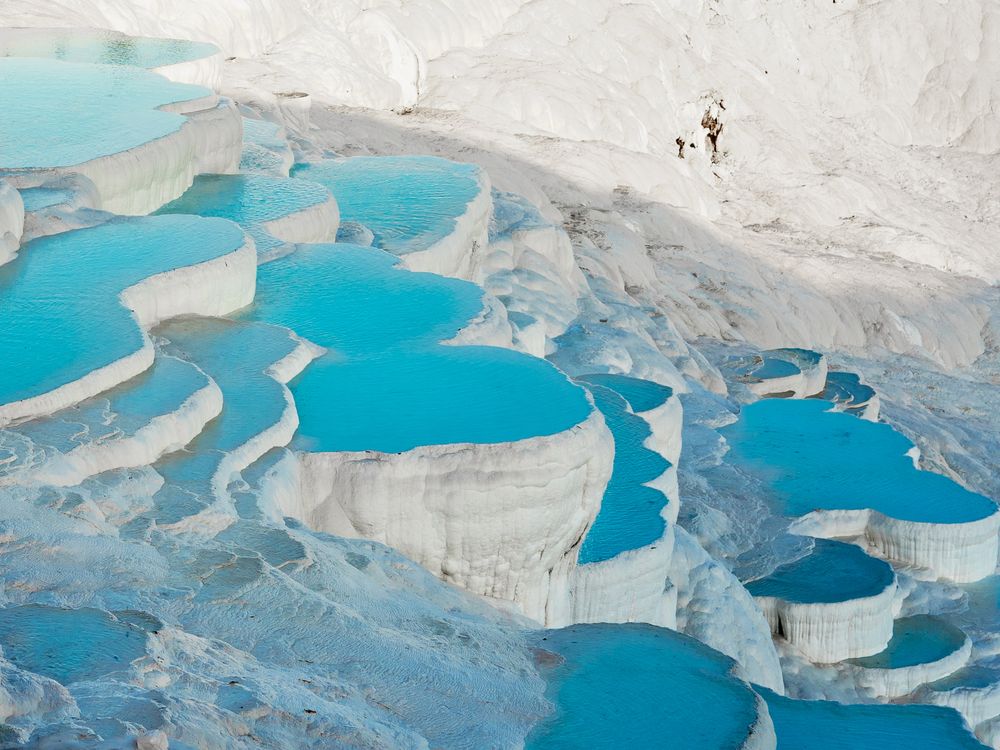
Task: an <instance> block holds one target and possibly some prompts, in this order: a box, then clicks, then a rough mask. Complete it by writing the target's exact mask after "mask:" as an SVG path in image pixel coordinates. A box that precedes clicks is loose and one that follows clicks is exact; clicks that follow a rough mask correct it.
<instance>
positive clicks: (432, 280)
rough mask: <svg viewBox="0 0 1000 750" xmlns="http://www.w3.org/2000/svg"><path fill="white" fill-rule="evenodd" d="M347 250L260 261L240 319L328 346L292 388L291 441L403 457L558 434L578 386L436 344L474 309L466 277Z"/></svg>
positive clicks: (471, 349)
mask: <svg viewBox="0 0 1000 750" xmlns="http://www.w3.org/2000/svg"><path fill="white" fill-rule="evenodd" d="M395 262H396V260H395V258H393V257H392V256H390V255H388V254H387V253H385V252H382V251H380V250H375V249H372V248H364V247H358V246H354V245H342V244H336V245H306V246H300V247H299V248H298V249H297V250H296V251H295V252H294V253H292V254H291V255H288V256H285V257H283V258H280V259H278V260H275V261H273V262H270V263H267V264H265V265H263V266H261V267H260V272H259V276H258V293H257V299H256V302H255V304H254V306H253V308H252V310H251V311H249V314H250V315H251V316H252V317H253V318H255V319H257V320H263V321H267V322H270V323H275V324H278V325H282V326H286V327H288V328H291V329H292V330H294V331H296V332H297V333H298V334H299V335H301V336H303V337H305V338H307V339H309V340H310V341H312V342H313V343H316V344H319V345H321V346H324V347H327V348H329V349H330V352H329V353H328V354H327V355H325V356H324V357H323V358H322V359H321V360H319V361H317V362H314V363H313V364H311V365H310V366H309V368H308V369H307V370H306V371H305V373H303V374H302V375H301V376H299V377H298V378H297V379H296V380H295V381H293V383H292V384H291V388H292V392H293V394H294V396H295V402H296V406H297V408H298V411H299V416H300V421H301V423H300V427H299V433H298V437H297V443H296V444H297V445H298V447H300V448H303V449H306V450H313V451H351V450H379V451H385V452H400V451H405V450H409V449H411V448H414V447H416V446H418V445H441V444H450V443H464V442H474V443H496V442H506V441H512V440H519V439H522V438H527V437H533V436H538V435H550V434H554V433H556V432H561V431H563V430H565V429H568V428H570V427H572V426H573V425H575V424H578V423H579V422H581V421H583V420H584V419H586V417H587V416H588V414H589V412H590V406H589V404H588V403H587V400H586V397H585V395H584V392H583V390H582V389H581V388H579V387H578V386H576V385H574V384H572V383H570V382H569V380H568V379H567V378H566V377H565V376H564V375H563V374H562V373H561V372H559V371H558V370H557V369H555V368H554V367H553V366H552V365H550V364H549V363H548V362H546V361H544V360H541V359H537V358H534V357H528V356H526V355H523V354H520V353H517V352H514V351H510V350H506V349H499V348H493V347H483V346H462V347H453V346H442V345H440V344H439V343H438V342H439V341H441V340H442V339H447V338H450V337H451V336H453V335H454V334H455V333H456V332H457V331H458V330H459V329H460V328H461V327H462V326H463V325H464V323H465V322H466V321H468V320H469V319H471V318H472V317H473V316H474V315H476V314H477V313H478V312H479V310H480V309H481V297H482V292H481V290H480V289H479V288H478V287H476V286H475V285H474V284H470V283H468V282H464V281H459V280H455V279H445V278H442V277H440V276H435V275H433V274H422V273H411V272H409V271H405V270H403V269H400V268H397V267H395Z"/></svg>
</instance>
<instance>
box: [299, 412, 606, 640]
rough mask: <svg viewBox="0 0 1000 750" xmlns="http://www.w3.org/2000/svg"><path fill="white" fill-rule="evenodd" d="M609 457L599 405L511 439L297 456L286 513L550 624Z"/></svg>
mask: <svg viewBox="0 0 1000 750" xmlns="http://www.w3.org/2000/svg"><path fill="white" fill-rule="evenodd" d="M613 455H614V447H613V443H612V439H611V434H610V432H609V431H608V429H607V427H606V426H605V424H604V419H603V417H602V416H601V415H600V413H599V412H598V411H597V410H596V409H595V410H593V411H592V412H591V414H590V416H589V417H588V418H587V419H586V420H585V421H583V422H582V423H580V424H577V425H575V426H574V427H571V428H570V429H568V430H565V431H563V432H559V433H556V434H554V435H547V436H542V437H535V438H528V439H525V440H519V441H516V442H510V443H493V444H469V443H466V444H456V445H431V446H421V447H417V448H414V449H412V450H408V451H405V452H402V453H381V452H378V451H359V452H338V453H310V452H299V453H298V458H299V465H300V466H299V472H300V474H299V477H300V480H299V486H300V491H299V493H298V494H299V498H300V499H299V501H298V502H299V503H301V505H298V507H293V508H286V509H284V512H286V513H287V514H289V515H295V516H297V517H299V518H301V519H302V520H303V521H305V522H306V523H308V524H309V525H310V526H312V527H313V528H316V529H319V530H322V531H327V532H330V533H333V534H339V535H343V536H352V537H363V538H366V539H374V540H376V541H380V542H383V543H385V544H387V545H389V546H391V547H395V548H396V549H399V550H400V551H401V552H403V553H404V554H406V555H407V556H408V557H410V558H412V559H413V560H415V561H416V562H418V563H420V564H421V565H423V566H424V567H425V568H427V569H428V570H430V571H431V572H432V573H434V574H436V575H438V576H439V577H441V578H443V579H444V580H447V581H450V582H452V583H456V584H458V585H460V586H462V587H464V588H466V589H468V590H469V591H472V592H474V593H476V594H481V595H484V596H488V597H491V598H494V599H501V600H509V601H512V602H514V603H516V604H517V605H519V607H520V608H521V610H522V611H523V613H524V614H526V615H527V616H528V617H531V618H532V619H535V620H537V621H539V622H542V623H547V622H549V621H550V608H551V606H552V601H553V594H552V588H553V582H557V583H558V582H563V581H565V579H566V577H567V575H568V572H569V570H570V569H571V568H572V567H573V565H574V564H575V563H576V557H577V554H578V551H579V547H580V543H581V541H582V539H583V536H584V534H585V533H586V531H587V529H588V528H589V527H590V525H591V524H592V523H593V520H594V517H595V516H596V514H597V510H598V508H599V507H600V502H601V497H602V496H603V493H604V488H605V486H606V485H607V481H608V478H609V477H610V475H611V462H612V456H613ZM554 616H556V615H555V614H553V615H552V617H554Z"/></svg>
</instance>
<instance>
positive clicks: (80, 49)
mask: <svg viewBox="0 0 1000 750" xmlns="http://www.w3.org/2000/svg"><path fill="white" fill-rule="evenodd" d="M218 51H219V50H218V48H217V47H216V46H215V45H213V44H208V43H207V42H191V41H187V40H184V39H157V38H154V37H137V36H127V35H125V34H122V33H120V32H117V31H109V30H105V29H61V28H49V29H44V28H7V29H0V57H42V58H49V59H52V60H59V61H62V62H73V63H97V64H101V65H132V66H135V67H137V68H159V67H163V66H164V65H174V64H176V63H181V62H187V61H189V60H198V59H201V58H203V57H208V56H209V55H213V54H215V53H216V52H218Z"/></svg>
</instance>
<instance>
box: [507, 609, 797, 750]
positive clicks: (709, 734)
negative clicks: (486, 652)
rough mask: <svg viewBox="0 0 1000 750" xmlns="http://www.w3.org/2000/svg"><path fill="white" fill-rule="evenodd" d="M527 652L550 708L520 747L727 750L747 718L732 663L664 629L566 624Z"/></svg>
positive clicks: (751, 705) (747, 696)
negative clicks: (534, 654) (533, 656)
mask: <svg viewBox="0 0 1000 750" xmlns="http://www.w3.org/2000/svg"><path fill="white" fill-rule="evenodd" d="M535 646H536V648H538V649H539V652H538V653H539V659H538V661H539V662H540V665H539V669H540V672H541V673H542V676H543V677H544V678H545V680H546V683H547V687H546V697H547V698H548V699H549V700H550V701H552V702H553V703H554V704H555V707H556V708H555V711H554V713H552V714H550V715H549V716H548V717H546V718H545V719H543V720H542V721H541V722H540V723H539V724H537V725H536V726H535V728H534V729H533V730H532V732H531V733H530V734H529V735H528V738H527V740H526V742H525V748H526V750H581V749H582V748H587V749H588V750H620V749H622V748H636V749H637V750H638V749H639V748H643V749H645V748H678V749H680V748H684V750H703V749H704V750H709V749H713V748H720V749H721V748H726V749H732V750H735V749H736V748H739V747H742V743H743V741H744V740H745V739H746V737H747V734H748V730H749V728H750V727H751V726H752V725H753V724H754V723H755V721H756V719H757V709H756V696H755V695H754V694H753V692H752V691H751V690H750V689H749V687H748V686H747V685H746V684H745V683H741V682H739V681H738V680H736V679H735V678H733V677H732V676H731V675H730V669H731V667H732V662H731V661H730V660H729V659H727V658H726V657H724V656H722V655H721V654H719V653H718V652H716V651H713V650H712V649H710V648H708V647H707V646H704V645H702V644H700V643H698V642H697V641H695V640H694V639H692V638H688V637H687V636H683V635H680V634H678V633H675V632H673V631H670V630H666V629H663V628H656V627H653V626H651V625H575V626H573V627H569V628H564V629H562V630H549V631H543V632H541V633H539V634H537V635H536V637H535ZM554 655H556V656H554ZM800 747H802V746H800Z"/></svg>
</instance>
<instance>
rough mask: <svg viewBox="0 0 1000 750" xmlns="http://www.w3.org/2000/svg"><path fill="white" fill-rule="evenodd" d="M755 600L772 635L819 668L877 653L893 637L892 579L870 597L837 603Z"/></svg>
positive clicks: (777, 599)
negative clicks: (818, 665)
mask: <svg viewBox="0 0 1000 750" xmlns="http://www.w3.org/2000/svg"><path fill="white" fill-rule="evenodd" d="M818 585H822V584H818ZM754 599H755V601H756V602H757V605H758V606H759V607H760V609H761V611H763V613H764V617H765V618H766V619H767V621H768V624H769V625H770V626H771V632H772V633H774V634H775V635H778V636H781V637H782V638H784V639H785V640H786V641H788V642H789V643H790V644H792V645H793V646H795V648H796V649H798V651H800V652H801V653H802V654H803V655H804V656H805V657H806V658H807V659H809V660H810V661H813V662H817V663H820V664H831V663H833V662H838V661H843V660H844V659H851V658H854V657H858V656H870V655H871V654H876V653H878V652H879V651H881V650H882V649H884V648H885V647H886V645H887V644H888V643H889V639H890V638H892V620H893V616H894V614H895V608H896V601H895V600H896V581H895V579H894V580H893V581H892V583H891V584H890V585H888V586H886V588H885V589H884V590H883V591H881V592H880V593H878V594H875V595H874V596H867V597H862V598H858V599H848V600H846V601H841V602H796V601H789V600H786V599H781V598H778V597H774V596H757V597H754Z"/></svg>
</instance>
